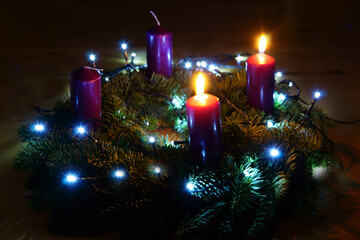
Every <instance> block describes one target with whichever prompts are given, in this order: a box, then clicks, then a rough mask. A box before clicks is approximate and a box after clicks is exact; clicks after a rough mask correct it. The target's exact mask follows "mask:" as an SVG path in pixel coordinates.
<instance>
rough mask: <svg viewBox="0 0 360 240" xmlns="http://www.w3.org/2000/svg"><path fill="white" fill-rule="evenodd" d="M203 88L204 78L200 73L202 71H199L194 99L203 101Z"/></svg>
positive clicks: (205, 96) (204, 96) (204, 95)
mask: <svg viewBox="0 0 360 240" xmlns="http://www.w3.org/2000/svg"><path fill="white" fill-rule="evenodd" d="M204 88H205V78H204V76H203V75H202V73H199V75H198V77H197V79H196V96H195V99H196V100H200V101H204V100H205V99H206V98H207V95H206V94H204Z"/></svg>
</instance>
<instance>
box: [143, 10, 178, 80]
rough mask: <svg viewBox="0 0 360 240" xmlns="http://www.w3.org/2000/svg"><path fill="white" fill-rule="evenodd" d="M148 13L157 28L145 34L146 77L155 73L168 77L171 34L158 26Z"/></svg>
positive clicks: (170, 62) (169, 71)
mask: <svg viewBox="0 0 360 240" xmlns="http://www.w3.org/2000/svg"><path fill="white" fill-rule="evenodd" d="M150 13H151V14H153V16H154V18H155V20H156V22H157V26H155V27H154V28H152V29H150V30H148V31H147V32H146V53H147V55H146V57H147V75H148V76H149V77H151V75H152V74H153V73H157V74H160V75H163V76H164V77H170V76H171V75H172V54H173V37H172V32H170V31H169V30H167V29H166V28H164V27H163V26H161V25H160V22H159V21H158V19H157V17H156V16H155V14H154V13H153V12H152V11H151V12H150Z"/></svg>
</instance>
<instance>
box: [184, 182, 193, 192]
mask: <svg viewBox="0 0 360 240" xmlns="http://www.w3.org/2000/svg"><path fill="white" fill-rule="evenodd" d="M186 188H187V189H188V190H189V191H190V192H192V191H194V190H195V184H194V183H192V182H188V184H186Z"/></svg>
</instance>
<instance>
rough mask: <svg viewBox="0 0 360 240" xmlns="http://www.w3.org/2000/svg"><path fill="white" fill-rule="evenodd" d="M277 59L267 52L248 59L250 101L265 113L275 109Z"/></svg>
mask: <svg viewBox="0 0 360 240" xmlns="http://www.w3.org/2000/svg"><path fill="white" fill-rule="evenodd" d="M274 73H275V59H274V58H273V57H271V56H269V55H267V54H265V53H258V54H255V55H253V56H251V57H249V58H248V60H247V61H246V77H247V92H246V95H247V100H248V103H249V104H250V105H251V106H252V107H254V108H256V109H260V110H263V111H264V112H265V113H272V112H273V110H274V98H273V94H274V85H275V79H274Z"/></svg>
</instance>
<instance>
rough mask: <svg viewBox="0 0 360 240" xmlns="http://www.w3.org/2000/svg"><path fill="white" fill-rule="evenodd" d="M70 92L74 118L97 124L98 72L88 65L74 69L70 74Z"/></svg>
mask: <svg viewBox="0 0 360 240" xmlns="http://www.w3.org/2000/svg"><path fill="white" fill-rule="evenodd" d="M70 94H71V108H72V113H73V116H74V117H75V118H76V120H78V121H81V122H90V121H91V122H93V123H95V124H94V125H96V124H98V123H99V121H98V120H101V76H100V73H99V72H98V71H97V70H95V69H91V68H88V67H81V68H78V69H76V70H74V71H73V72H72V73H71V75H70ZM94 120H95V121H94ZM90 125H91V124H90Z"/></svg>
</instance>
